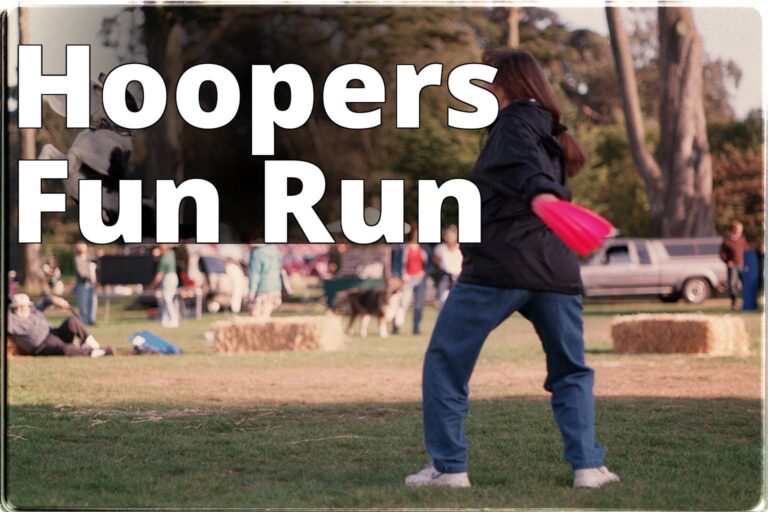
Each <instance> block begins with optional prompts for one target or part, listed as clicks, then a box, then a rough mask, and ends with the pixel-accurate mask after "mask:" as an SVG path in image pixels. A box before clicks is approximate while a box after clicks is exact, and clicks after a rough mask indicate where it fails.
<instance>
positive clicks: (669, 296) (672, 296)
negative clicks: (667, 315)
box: [659, 292, 680, 304]
mask: <svg viewBox="0 0 768 512" xmlns="http://www.w3.org/2000/svg"><path fill="white" fill-rule="evenodd" d="M659 299H661V302H667V303H670V304H671V303H673V302H677V301H679V300H680V292H672V293H662V294H661V295H659Z"/></svg>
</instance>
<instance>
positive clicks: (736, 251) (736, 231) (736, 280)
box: [720, 220, 749, 309]
mask: <svg viewBox="0 0 768 512" xmlns="http://www.w3.org/2000/svg"><path fill="white" fill-rule="evenodd" d="M747 249H749V243H748V242H747V238H746V237H745V236H744V224H742V223H741V222H739V221H737V220H735V221H733V222H732V223H731V229H730V231H728V233H727V234H726V235H725V236H724V237H723V243H722V245H720V259H721V260H723V262H724V263H725V264H726V265H728V295H730V297H731V309H736V299H737V298H738V295H739V288H741V271H742V268H743V267H744V251H746V250H747Z"/></svg>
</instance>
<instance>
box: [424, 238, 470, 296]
mask: <svg viewBox="0 0 768 512" xmlns="http://www.w3.org/2000/svg"><path fill="white" fill-rule="evenodd" d="M463 259H464V256H463V255H462V254H461V248H460V247H459V231H458V229H457V228H456V225H455V224H451V225H450V226H448V227H446V228H445V229H444V230H443V243H442V244H440V245H438V246H437V247H435V250H434V251H433V252H432V261H433V262H434V263H435V266H436V267H437V270H438V277H437V299H438V304H439V307H441V308H442V307H443V304H444V303H445V299H447V298H448V293H449V292H450V291H451V288H453V285H454V284H455V283H456V279H458V277H459V274H461V263H462V261H463Z"/></svg>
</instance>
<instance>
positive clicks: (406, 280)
mask: <svg viewBox="0 0 768 512" xmlns="http://www.w3.org/2000/svg"><path fill="white" fill-rule="evenodd" d="M427 261H428V255H427V252H426V251H425V250H424V248H423V247H422V246H421V245H420V244H419V237H418V230H417V228H416V225H415V224H412V225H411V231H410V232H409V233H408V243H407V244H405V247H404V248H403V275H402V279H403V298H402V301H401V303H400V310H399V311H398V313H397V316H396V317H395V325H394V329H393V332H395V333H397V332H399V331H400V329H401V328H402V327H403V325H404V324H405V316H406V314H407V313H408V309H409V308H410V307H411V303H413V334H420V332H421V330H420V324H421V317H422V314H423V312H424V299H425V294H426V288H427V272H426V266H427Z"/></svg>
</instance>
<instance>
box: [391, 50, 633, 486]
mask: <svg viewBox="0 0 768 512" xmlns="http://www.w3.org/2000/svg"><path fill="white" fill-rule="evenodd" d="M483 61H484V63H486V64H489V65H491V66H494V67H495V68H497V69H498V72H497V74H496V78H495V80H494V82H493V84H491V85H490V86H489V89H490V90H491V91H492V92H493V93H494V94H495V95H496V97H497V99H498V100H499V109H500V110H499V114H498V117H497V119H496V121H495V122H494V123H493V124H492V125H491V126H490V127H489V132H488V139H487V142H486V144H485V147H484V148H483V150H482V151H481V153H480V156H479V157H478V159H477V163H476V164H475V167H474V169H473V171H472V175H471V180H472V181H473V182H474V183H475V184H476V185H477V187H478V188H479V190H480V195H481V198H482V213H481V215H482V231H481V240H482V241H481V242H480V243H477V244H462V246H461V248H462V252H463V253H464V266H463V270H462V273H461V275H460V277H459V279H458V283H457V284H456V286H455V287H454V288H453V290H452V291H451V293H450V295H449V296H448V299H447V301H446V303H445V305H444V306H443V309H442V310H441V311H440V314H439V316H438V319H437V324H436V325H435V328H434V331H433V333H432V338H431V341H430V344H429V348H428V349H427V353H426V357H425V360H424V375H423V390H422V391H423V406H424V435H425V441H426V447H427V451H428V452H429V454H430V455H431V457H432V464H430V465H429V466H427V467H426V468H425V469H423V470H422V471H419V472H418V473H416V474H413V475H410V476H409V477H407V478H406V484H407V485H410V486H432V485H437V486H448V487H469V485H470V484H469V478H468V476H467V442H466V438H465V435H464V418H465V417H466V415H467V411H468V393H469V389H468V382H469V378H470V375H471V374H472V370H473V368H474V365H475V362H476V361H477V357H478V355H479V353H480V349H481V347H482V345H483V343H484V341H485V339H486V338H487V336H488V334H489V333H490V332H491V331H492V330H493V329H494V328H495V327H496V326H497V325H499V324H500V323H501V322H503V321H504V320H505V319H506V318H507V317H509V316H510V315H511V314H512V313H514V312H515V311H519V312H520V313H521V314H522V315H523V316H524V317H525V318H527V319H528V320H530V321H531V323H533V325H534V327H535V329H536V332H537V334H538V335H539V338H540V339H541V341H542V345H543V348H544V351H545V353H546V360H547V378H546V381H545V383H544V388H545V389H546V390H547V391H549V392H550V393H552V409H553V412H554V415H555V420H556V421H557V424H558V426H559V427H560V431H561V433H562V436H563V441H564V445H565V458H566V460H568V461H569V462H570V463H571V465H572V468H573V470H574V484H573V485H574V487H600V486H601V485H604V484H606V483H608V482H611V481H616V480H618V477H617V476H616V475H615V474H613V473H611V472H610V471H608V469H607V468H606V467H605V466H604V465H603V459H604V456H605V451H604V450H603V448H602V447H601V446H600V445H599V444H598V443H597V442H596V440H595V427H594V415H595V413H594V397H593V394H592V385H593V371H592V369H591V368H589V367H588V366H586V364H585V362H584V338H583V325H582V304H581V276H580V272H579V261H578V258H577V256H576V254H575V253H574V252H573V251H572V250H571V249H570V248H568V247H567V246H566V245H565V244H564V243H563V242H562V241H561V240H560V239H559V238H558V237H557V236H556V235H555V234H554V233H553V232H552V231H551V230H550V229H549V228H548V227H547V226H546V225H545V224H544V223H543V222H542V221H541V219H539V218H538V217H537V216H536V214H535V213H534V212H533V209H532V204H533V203H534V202H536V201H551V200H557V199H558V198H560V199H565V200H570V192H569V190H568V186H567V178H568V177H569V176H574V175H575V174H576V173H578V172H579V170H580V169H581V167H583V165H584V163H585V161H586V156H585V154H584V151H583V150H582V149H581V147H580V146H579V144H578V143H577V142H576V140H575V139H573V137H571V136H570V135H568V134H567V133H566V127H565V126H563V125H561V124H560V109H559V107H558V104H557V100H556V98H555V95H554V92H553V90H552V88H551V86H550V85H549V83H548V82H547V79H546V76H545V75H544V72H543V70H542V69H541V67H540V66H539V64H538V63H537V62H536V60H535V59H534V58H533V57H532V56H531V55H530V54H528V53H526V52H521V51H500V50H494V51H488V52H486V53H485V54H484V56H483Z"/></svg>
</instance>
